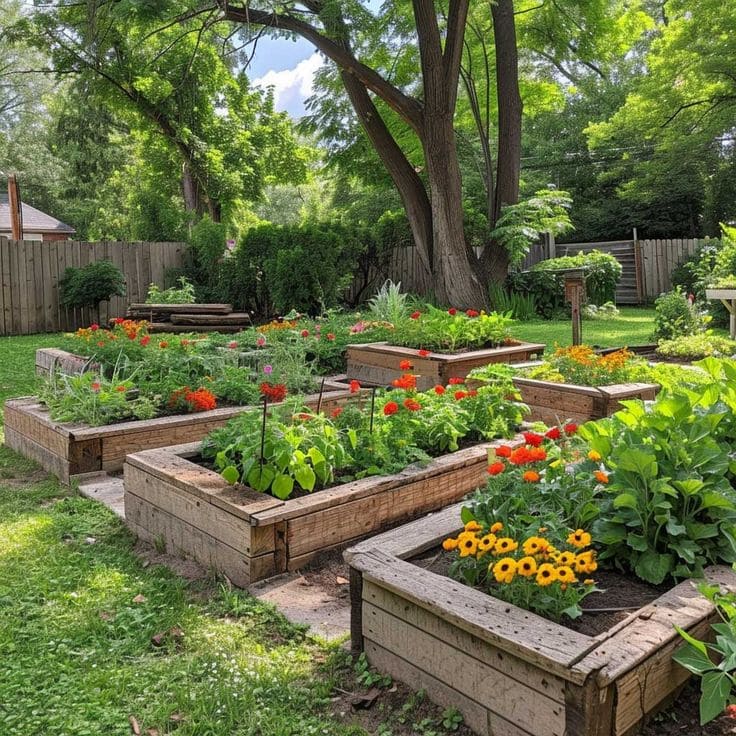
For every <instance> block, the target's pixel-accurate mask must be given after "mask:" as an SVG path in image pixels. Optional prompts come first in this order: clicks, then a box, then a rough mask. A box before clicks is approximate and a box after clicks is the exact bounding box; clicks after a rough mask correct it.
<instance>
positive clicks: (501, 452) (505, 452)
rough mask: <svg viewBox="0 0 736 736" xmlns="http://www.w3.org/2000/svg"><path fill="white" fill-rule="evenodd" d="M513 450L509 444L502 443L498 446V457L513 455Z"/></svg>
mask: <svg viewBox="0 0 736 736" xmlns="http://www.w3.org/2000/svg"><path fill="white" fill-rule="evenodd" d="M512 452H513V450H512V449H511V448H510V447H509V446H508V445H501V447H497V448H496V455H497V456H498V457H511V453H512Z"/></svg>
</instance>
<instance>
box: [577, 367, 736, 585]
mask: <svg viewBox="0 0 736 736" xmlns="http://www.w3.org/2000/svg"><path fill="white" fill-rule="evenodd" d="M713 370H714V371H715V370H725V371H726V376H727V378H725V379H723V380H720V381H719V382H718V383H714V384H712V385H711V386H709V387H708V389H707V390H706V391H704V392H701V391H690V390H687V389H683V390H675V391H673V392H671V393H663V394H660V395H659V397H658V398H657V400H656V401H655V402H654V403H653V405H652V406H650V407H647V408H645V406H644V404H643V403H642V402H639V401H628V402H624V403H625V408H624V409H623V410H622V411H620V412H618V413H617V414H616V415H614V417H613V418H611V419H605V420H601V421H599V422H590V423H588V424H586V425H584V426H583V427H582V428H581V429H580V433H581V436H583V437H584V438H585V439H586V440H588V441H589V443H590V446H591V448H593V449H594V450H595V451H597V452H598V453H600V455H601V456H602V458H603V462H604V463H605V466H606V467H607V468H610V469H611V471H612V472H611V474H610V476H609V480H610V483H609V485H607V486H606V491H607V499H606V501H605V503H604V505H603V508H602V511H601V515H600V518H599V519H598V521H597V522H596V524H595V526H594V529H593V531H594V536H595V538H596V540H597V541H598V542H599V543H600V544H601V545H603V546H604V549H603V552H602V553H601V559H607V560H610V561H611V562H612V563H613V564H615V565H617V566H619V567H622V568H624V569H628V570H631V571H632V572H634V573H635V574H636V575H637V576H638V577H640V578H642V579H643V580H646V581H647V582H650V583H653V584H659V583H661V582H663V581H664V580H666V579H670V578H675V579H677V578H687V577H698V576H701V575H702V574H703V569H704V567H706V566H707V565H710V564H717V563H720V562H724V563H733V562H735V561H736V539H735V538H734V536H733V533H734V524H735V523H736V493H735V492H734V489H733V487H732V486H731V483H730V482H729V473H733V471H734V469H736V467H734V464H733V461H732V460H731V458H730V453H731V450H732V448H731V446H730V445H729V442H732V441H733V440H732V437H733V434H731V433H732V431H733V426H732V424H733V420H732V411H733V408H732V407H735V406H736V389H734V384H733V383H731V381H733V378H736V366H734V364H727V363H723V364H715V366H714V368H713Z"/></svg>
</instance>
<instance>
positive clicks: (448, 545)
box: [442, 537, 458, 552]
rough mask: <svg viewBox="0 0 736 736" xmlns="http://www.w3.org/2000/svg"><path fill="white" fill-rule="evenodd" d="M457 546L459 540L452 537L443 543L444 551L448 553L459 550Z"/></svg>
mask: <svg viewBox="0 0 736 736" xmlns="http://www.w3.org/2000/svg"><path fill="white" fill-rule="evenodd" d="M457 545H458V541H457V539H453V538H452V537H450V538H449V539H445V541H444V542H442V549H444V550H445V551H446V552H452V551H453V550H455V549H457Z"/></svg>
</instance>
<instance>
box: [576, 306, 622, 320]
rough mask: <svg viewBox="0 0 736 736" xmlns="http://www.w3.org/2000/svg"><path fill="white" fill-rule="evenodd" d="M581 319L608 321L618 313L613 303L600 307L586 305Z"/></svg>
mask: <svg viewBox="0 0 736 736" xmlns="http://www.w3.org/2000/svg"><path fill="white" fill-rule="evenodd" d="M582 312H583V317H584V318H585V319H600V320H609V319H613V318H615V317H618V316H619V314H620V312H619V311H618V307H617V306H616V305H615V304H614V303H613V302H606V303H605V304H601V305H600V306H596V305H595V304H586V305H585V306H584V307H583V310H582Z"/></svg>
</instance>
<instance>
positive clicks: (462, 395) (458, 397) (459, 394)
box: [455, 391, 468, 401]
mask: <svg viewBox="0 0 736 736" xmlns="http://www.w3.org/2000/svg"><path fill="white" fill-rule="evenodd" d="M467 395H468V392H467V391H455V401H461V400H462V399H464V398H465V397H466V396H467Z"/></svg>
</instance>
